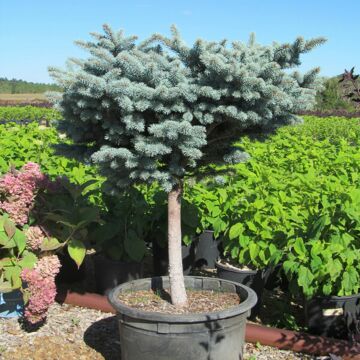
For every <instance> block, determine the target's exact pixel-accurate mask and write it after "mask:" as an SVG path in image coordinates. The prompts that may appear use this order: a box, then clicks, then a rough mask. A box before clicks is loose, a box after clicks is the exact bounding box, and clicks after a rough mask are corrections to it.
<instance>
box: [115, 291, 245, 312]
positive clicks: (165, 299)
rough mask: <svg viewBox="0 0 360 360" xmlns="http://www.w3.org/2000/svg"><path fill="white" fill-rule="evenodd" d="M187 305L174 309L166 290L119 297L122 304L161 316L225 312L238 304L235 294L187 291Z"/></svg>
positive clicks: (134, 293)
mask: <svg viewBox="0 0 360 360" xmlns="http://www.w3.org/2000/svg"><path fill="white" fill-rule="evenodd" d="M186 292H187V296H188V304H187V306H186V307H182V308H179V307H176V306H174V305H172V304H171V303H170V294H169V291H167V290H162V291H159V292H154V291H152V290H141V291H140V290H139V291H131V292H130V291H129V292H124V293H123V294H120V295H119V299H120V300H121V302H122V303H124V304H125V305H127V306H130V307H133V308H135V309H141V310H144V311H149V312H158V313H163V314H196V313H209V312H216V311H221V310H225V309H227V308H230V307H233V306H236V305H239V304H240V298H239V296H238V295H237V294H234V293H226V292H220V291H212V290H198V291H197V290H187V291H186Z"/></svg>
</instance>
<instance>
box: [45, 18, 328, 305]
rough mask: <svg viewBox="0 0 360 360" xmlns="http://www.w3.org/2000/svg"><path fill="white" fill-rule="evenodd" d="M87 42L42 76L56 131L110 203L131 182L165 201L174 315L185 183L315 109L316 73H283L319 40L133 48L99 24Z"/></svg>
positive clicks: (180, 292)
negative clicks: (248, 137)
mask: <svg viewBox="0 0 360 360" xmlns="http://www.w3.org/2000/svg"><path fill="white" fill-rule="evenodd" d="M103 29H104V32H103V33H101V34H98V33H92V34H91V35H92V36H93V38H94V40H93V41H89V42H83V41H79V42H77V44H78V45H80V46H81V47H82V48H84V49H86V50H87V51H88V52H89V53H90V56H89V57H88V58H87V59H85V60H78V59H70V60H69V63H68V66H67V68H66V69H65V70H61V69H57V68H50V69H49V71H50V73H51V75H52V77H53V78H54V79H55V81H56V82H57V84H58V85H59V86H60V87H61V88H62V89H63V92H62V93H61V94H58V96H57V97H54V102H55V103H56V106H57V107H58V108H59V109H60V110H61V112H62V114H63V117H64V120H63V121H60V122H59V129H60V130H61V131H64V132H66V133H67V134H68V135H69V136H70V137H71V138H72V139H73V141H74V144H76V145H86V146H87V149H88V150H90V151H91V154H92V155H91V160H92V161H93V162H94V163H95V164H97V165H98V166H99V168H100V170H101V172H102V173H103V175H105V176H106V177H107V182H106V186H107V190H108V191H109V192H110V193H113V194H116V193H118V192H119V191H121V189H123V188H124V187H127V186H129V185H131V184H134V183H141V182H147V183H152V182H157V183H159V184H160V185H161V186H162V188H163V189H164V190H165V191H166V192H167V193H168V243H169V276H170V291H171V299H172V302H173V304H175V305H177V306H184V305H185V304H186V303H187V297H186V292H185V287H184V278H183V272H182V258H181V194H182V188H183V181H184V177H185V175H186V174H189V173H195V172H196V171H197V170H198V169H201V168H203V167H204V166H205V165H208V164H210V163H223V162H230V163H236V162H239V161H243V160H244V159H246V158H247V155H246V154H245V153H242V152H241V151H240V150H239V149H233V148H232V144H233V143H234V141H236V140H238V139H239V138H240V137H241V136H242V135H244V134H246V133H249V132H254V131H255V132H258V133H262V132H267V131H269V130H270V129H272V128H274V127H278V126H281V125H286V124H294V123H296V122H299V119H298V118H297V117H296V116H294V115H293V114H296V113H297V111H299V110H306V109H308V108H311V107H312V105H313V104H314V102H315V94H316V86H317V74H318V72H319V69H318V68H316V69H314V70H311V71H309V72H308V73H306V74H304V75H301V74H299V73H297V72H294V73H290V72H289V71H286V69H289V68H292V67H295V66H297V65H299V64H300V56H301V54H303V53H306V52H308V51H310V50H311V49H313V48H314V47H316V46H317V45H319V44H322V43H323V42H324V41H325V40H324V39H323V38H316V39H313V40H309V41H305V40H304V39H303V38H301V37H300V38H297V39H296V40H295V41H294V42H293V43H291V44H278V43H273V44H272V45H270V46H262V45H259V44H257V43H256V42H255V39H254V36H251V37H250V40H249V43H248V44H244V43H241V42H233V43H232V44H230V45H228V43H227V41H226V40H223V41H220V42H208V41H205V40H201V39H200V40H197V41H196V42H195V43H194V44H193V46H187V45H186V44H185V43H184V42H183V40H182V39H181V37H180V35H179V33H178V31H177V29H176V28H175V27H172V29H171V30H172V36H171V37H170V38H168V37H165V36H162V35H159V34H154V35H153V36H151V37H150V38H149V39H147V40H145V41H143V42H138V41H137V38H136V37H135V36H130V37H126V36H125V35H124V34H123V32H122V31H119V32H115V31H113V30H112V29H111V28H110V27H109V26H107V25H104V27H103Z"/></svg>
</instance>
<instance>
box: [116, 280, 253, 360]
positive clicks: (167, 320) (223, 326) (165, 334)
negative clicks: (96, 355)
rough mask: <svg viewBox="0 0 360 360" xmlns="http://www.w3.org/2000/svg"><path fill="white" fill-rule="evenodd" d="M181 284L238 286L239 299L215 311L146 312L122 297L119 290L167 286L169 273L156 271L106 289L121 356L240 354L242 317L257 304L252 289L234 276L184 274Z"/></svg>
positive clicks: (176, 358)
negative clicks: (116, 323)
mask: <svg viewBox="0 0 360 360" xmlns="http://www.w3.org/2000/svg"><path fill="white" fill-rule="evenodd" d="M185 286H186V288H187V289H193V290H214V291H225V292H232V293H233V292H236V293H238V294H239V297H240V299H241V302H240V304H239V305H237V306H234V307H231V308H228V309H226V310H223V311H219V312H213V313H203V314H181V315H174V314H165V313H159V312H146V311H143V310H139V309H135V308H131V307H128V306H126V305H124V304H123V303H121V302H120V301H119V299H118V297H119V294H121V293H122V292H128V291H136V290H154V291H156V290H161V289H169V278H168V277H155V278H151V279H141V280H135V281H131V282H128V283H125V284H122V285H120V286H118V287H116V288H115V289H114V290H112V291H111V292H110V294H109V301H110V303H111V305H112V306H113V307H114V308H115V309H116V311H117V314H118V321H119V329H120V344H121V355H122V359H124V360H125V359H126V360H168V359H172V360H184V359H187V360H208V359H211V360H224V359H226V360H239V359H242V354H243V346H244V340H245V325H246V318H247V317H248V316H249V314H250V311H251V308H252V307H253V306H254V305H255V304H256V300H257V298H256V294H255V292H254V291H253V290H251V289H249V288H248V287H246V286H244V285H241V284H237V283H234V282H232V281H227V280H221V279H216V278H205V277H200V276H185Z"/></svg>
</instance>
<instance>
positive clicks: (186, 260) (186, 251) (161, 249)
mask: <svg viewBox="0 0 360 360" xmlns="http://www.w3.org/2000/svg"><path fill="white" fill-rule="evenodd" d="M152 253H153V269H154V275H155V276H163V275H167V274H168V267H169V254H168V247H167V246H160V245H159V244H158V242H157V241H156V240H153V241H152ZM181 254H182V259H183V272H184V275H189V274H190V272H191V270H192V268H193V267H194V261H195V244H194V243H193V242H192V243H191V244H190V245H188V246H186V245H184V244H183V245H182V246H181Z"/></svg>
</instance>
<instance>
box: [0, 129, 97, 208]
mask: <svg viewBox="0 0 360 360" xmlns="http://www.w3.org/2000/svg"><path fill="white" fill-rule="evenodd" d="M60 137H61V135H59V134H58V133H57V131H56V130H55V129H54V128H52V127H44V126H39V125H38V124H37V123H31V124H28V125H17V124H14V123H8V124H4V125H0V149H1V153H0V173H2V174H3V173H6V172H7V171H8V170H9V168H10V167H11V166H14V167H15V168H17V169H19V168H20V167H22V166H23V165H24V164H26V163H27V162H29V161H31V162H36V163H38V164H39V165H40V166H41V169H42V171H43V172H45V173H47V174H48V175H49V176H50V177H52V178H55V177H57V176H66V177H68V178H69V180H70V181H71V182H72V183H74V184H83V183H85V182H87V181H89V180H92V179H97V180H98V181H97V182H96V183H95V184H93V185H91V186H90V187H89V190H91V191H94V190H96V189H97V190H99V189H100V185H101V183H102V178H101V177H99V175H98V174H97V171H96V168H95V167H93V166H89V165H84V164H83V163H81V162H79V161H76V160H73V159H69V158H66V157H63V156H60V155H57V154H56V150H55V148H54V145H56V144H58V143H60V142H63V141H64V139H60ZM91 196H92V200H93V201H97V202H99V201H100V197H101V195H100V192H99V191H97V192H94V193H92V195H91Z"/></svg>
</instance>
